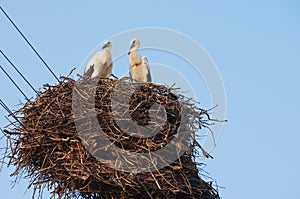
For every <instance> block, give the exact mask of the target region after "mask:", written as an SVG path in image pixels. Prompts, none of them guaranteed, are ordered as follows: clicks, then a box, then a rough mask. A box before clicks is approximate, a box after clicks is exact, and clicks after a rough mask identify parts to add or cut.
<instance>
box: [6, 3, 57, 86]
mask: <svg viewBox="0 0 300 199" xmlns="http://www.w3.org/2000/svg"><path fill="white" fill-rule="evenodd" d="M0 10H1V11H2V12H3V14H4V15H5V16H6V18H7V19H8V20H9V21H10V23H11V24H12V25H13V26H14V27H15V29H16V30H17V31H18V32H19V34H20V35H21V36H22V38H23V39H24V40H25V41H26V42H27V44H28V45H29V46H30V47H31V49H32V50H33V51H34V52H35V54H36V55H37V56H38V57H39V59H40V60H41V61H42V62H43V63H44V65H45V66H46V67H47V69H48V70H49V71H50V73H51V74H52V75H53V76H54V77H55V79H56V80H57V81H58V82H59V83H60V81H59V79H58V77H57V76H56V75H55V74H54V72H53V71H52V70H51V68H50V67H49V66H48V64H47V63H46V62H45V60H44V59H43V58H42V57H41V55H40V54H39V53H38V52H37V51H36V50H35V48H34V47H33V46H32V44H31V43H30V42H29V41H28V40H27V38H26V37H25V35H24V34H23V33H22V32H21V30H20V29H19V28H18V27H17V25H16V24H15V23H14V22H13V20H12V19H11V18H10V17H9V16H8V15H7V14H6V12H5V11H4V10H3V8H2V7H1V6H0Z"/></svg>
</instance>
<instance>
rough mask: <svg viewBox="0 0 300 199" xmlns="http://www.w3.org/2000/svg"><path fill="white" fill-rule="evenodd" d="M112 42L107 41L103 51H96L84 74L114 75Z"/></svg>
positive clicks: (91, 75) (94, 75)
mask: <svg viewBox="0 0 300 199" xmlns="http://www.w3.org/2000/svg"><path fill="white" fill-rule="evenodd" d="M111 46H112V45H111V42H110V41H105V42H104V44H103V47H102V51H99V52H96V53H95V54H94V55H93V57H92V58H91V59H90V61H89V62H88V64H87V65H86V68H85V71H84V74H85V75H87V76H90V77H92V78H93V77H97V76H100V77H109V76H111V75H112V58H111V52H110V48H111Z"/></svg>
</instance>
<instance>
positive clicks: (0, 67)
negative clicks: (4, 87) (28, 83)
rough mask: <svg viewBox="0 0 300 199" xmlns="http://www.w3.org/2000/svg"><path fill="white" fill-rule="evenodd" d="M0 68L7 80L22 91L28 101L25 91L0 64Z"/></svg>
mask: <svg viewBox="0 0 300 199" xmlns="http://www.w3.org/2000/svg"><path fill="white" fill-rule="evenodd" d="M0 69H1V70H2V71H3V72H4V74H5V75H6V76H7V77H8V78H9V80H10V81H11V82H12V83H13V84H14V85H15V87H16V88H17V89H18V90H19V91H20V93H22V95H23V96H24V97H25V99H26V100H27V101H30V99H29V98H28V97H27V96H26V95H25V93H24V92H23V91H22V89H21V88H20V87H19V86H18V85H17V84H16V82H15V81H14V80H13V79H12V78H11V76H10V75H9V74H8V73H7V72H6V71H5V69H4V68H3V67H2V66H1V65H0Z"/></svg>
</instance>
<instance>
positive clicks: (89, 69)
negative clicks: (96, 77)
mask: <svg viewBox="0 0 300 199" xmlns="http://www.w3.org/2000/svg"><path fill="white" fill-rule="evenodd" d="M93 72H94V64H93V65H90V66H89V67H87V68H86V70H85V72H84V76H87V77H91V76H92V74H93Z"/></svg>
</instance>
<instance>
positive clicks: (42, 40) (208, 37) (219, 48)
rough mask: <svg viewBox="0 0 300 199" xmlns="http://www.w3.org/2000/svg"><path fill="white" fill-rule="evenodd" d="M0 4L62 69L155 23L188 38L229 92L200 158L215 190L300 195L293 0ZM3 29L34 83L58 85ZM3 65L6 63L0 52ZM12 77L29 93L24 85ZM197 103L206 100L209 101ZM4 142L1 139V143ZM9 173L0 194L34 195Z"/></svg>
mask: <svg viewBox="0 0 300 199" xmlns="http://www.w3.org/2000/svg"><path fill="white" fill-rule="evenodd" d="M1 6H2V7H3V8H4V9H5V10H6V11H7V12H8V13H9V15H10V16H11V17H12V18H13V19H14V21H15V22H16V23H17V24H18V25H19V27H20V28H21V29H22V31H23V32H24V33H25V35H26V36H27V37H28V39H29V40H30V41H31V42H32V44H33V45H34V46H35V47H36V49H37V50H38V51H39V53H40V54H41V55H42V57H43V58H44V59H45V60H46V61H47V63H48V64H49V65H50V66H51V68H52V69H53V70H54V71H55V73H56V74H58V75H60V74H61V75H65V74H67V73H68V72H69V71H70V69H71V68H72V67H77V68H78V67H79V66H80V65H81V63H82V62H83V60H84V59H85V58H86V56H87V55H88V54H89V53H90V51H91V50H92V49H93V48H94V47H95V46H97V45H98V44H99V43H100V42H101V41H103V40H105V39H106V38H108V37H110V36H111V35H114V34H117V33H119V32H122V31H126V30H128V29H132V28H138V27H148V26H151V27H153V26H155V27H162V28H170V29H174V30H176V31H179V32H182V33H184V34H186V35H188V36H190V37H191V38H193V39H194V40H195V41H197V42H198V43H199V44H201V45H202V46H203V47H204V48H205V49H206V51H207V52H208V53H209V55H210V56H211V58H212V59H213V60H214V62H215V63H216V65H217V67H218V70H219V72H220V74H221V76H222V79H223V82H224V86H225V89H226V96H227V97H226V101H227V105H226V109H227V119H228V120H229V122H228V123H226V124H225V126H224V129H223V132H222V135H221V137H220V139H219V140H218V143H217V146H216V148H214V150H213V151H212V152H211V154H212V155H213V156H214V159H213V160H205V163H206V164H207V166H206V167H205V170H206V171H208V172H209V173H210V175H211V176H212V177H213V178H214V179H216V180H217V183H218V185H219V186H222V187H225V189H219V191H220V194H221V196H222V197H223V198H228V199H229V198H230V199H240V198H243V199H253V198H272V199H282V198H299V195H300V189H299V178H300V172H299V168H300V158H299V154H298V153H299V151H300V147H299V143H298V142H299V140H300V134H299V126H298V122H300V116H299V111H300V105H299V102H300V78H299V75H300V59H299V57H300V56H299V55H300V37H299V35H300V12H299V11H300V3H299V2H298V1H296V0H286V1H284V0H282V1H278V0H272V1H271V0H265V1H257V0H254V1H232V0H228V1H219V2H216V1H214V2H212V1H196V0H195V1H186V2H183V1H164V2H162V1H160V2H159V1H153V0H151V1H145V2H142V1H115V0H111V1H106V2H104V1H102V2H101V1H85V2H83V1H81V2H80V3H79V2H74V1H48V2H43V3H42V2H40V1H8V0H2V1H1ZM0 30H1V31H0V47H1V49H2V50H3V51H5V53H6V54H7V55H8V56H9V57H10V58H11V59H12V60H13V62H14V63H15V64H16V65H18V66H19V67H20V70H22V72H23V73H24V75H25V76H26V77H28V79H29V80H30V82H31V83H32V84H33V85H34V87H35V88H40V87H41V86H42V84H44V83H52V84H53V83H55V79H53V77H52V76H51V75H50V73H49V72H48V71H47V70H46V69H45V67H44V66H43V65H42V63H41V62H40V61H39V60H38V59H37V57H36V56H35V55H34V54H33V53H32V51H31V49H29V47H28V46H27V45H26V44H25V42H24V41H23V40H22V39H21V38H20V36H19V35H18V34H17V32H16V31H15V30H14V29H13V28H12V26H11V25H10V24H9V23H8V21H7V19H6V18H4V16H3V15H2V14H1V15H0ZM148 58H149V57H148ZM155 59H158V58H155V57H153V58H152V60H151V61H153V60H154V61H156V60H155ZM0 64H1V65H3V66H5V67H6V68H9V66H8V64H7V63H6V62H5V60H4V59H3V58H2V57H1V58H0ZM126 67H127V66H126ZM8 71H11V70H8ZM77 72H78V71H77ZM123 72H124V70H121V69H116V72H115V73H116V75H121V74H122V73H123ZM12 74H14V75H13V76H14V77H15V78H16V80H18V82H19V83H20V85H22V88H23V89H24V91H25V92H26V93H27V94H28V95H29V96H32V95H33V92H32V91H31V90H30V88H28V87H27V86H26V85H25V84H24V83H23V82H22V80H20V78H18V76H17V75H16V74H15V73H14V72H12ZM74 77H76V76H75V75H74ZM191 81H192V80H191ZM0 85H1V98H2V99H3V100H4V101H5V102H7V104H8V105H9V106H10V107H11V108H14V109H16V108H18V106H16V105H17V104H19V101H20V100H21V101H23V97H22V96H21V95H20V93H18V91H17V90H16V89H15V88H14V87H13V86H12V85H11V83H10V82H9V81H8V80H7V78H6V77H5V76H4V75H3V74H2V73H0ZM191 86H192V87H193V85H191ZM194 89H195V88H194ZM199 100H200V101H204V102H205V103H204V105H205V104H206V102H207V101H208V99H199ZM5 114H6V113H5V111H4V110H2V109H1V110H0V116H1V117H0V126H1V127H3V126H4V125H6V124H7V122H6V120H5V119H4V117H2V116H3V115H5ZM4 143H5V141H4V140H1V141H0V144H1V146H3V145H4ZM12 171H13V168H9V169H8V168H6V167H4V168H3V170H2V172H1V173H0V187H1V188H0V190H1V198H2V197H3V198H8V199H13V198H31V193H32V192H31V191H28V192H27V193H25V191H26V187H27V185H28V182H27V181H26V180H21V181H20V183H19V184H17V185H16V186H15V187H14V188H11V181H12V180H13V179H12V178H10V176H9V175H10V173H11V172H12ZM4 190H5V191H4Z"/></svg>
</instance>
